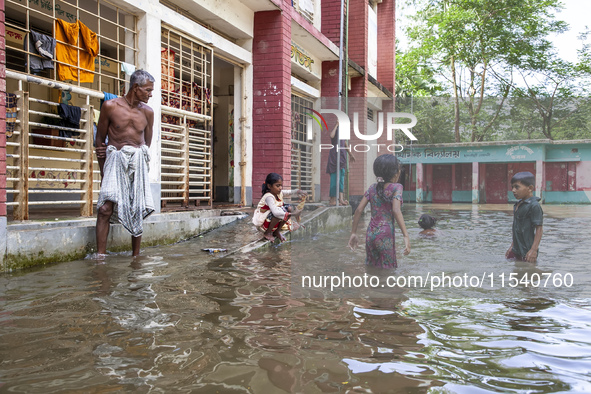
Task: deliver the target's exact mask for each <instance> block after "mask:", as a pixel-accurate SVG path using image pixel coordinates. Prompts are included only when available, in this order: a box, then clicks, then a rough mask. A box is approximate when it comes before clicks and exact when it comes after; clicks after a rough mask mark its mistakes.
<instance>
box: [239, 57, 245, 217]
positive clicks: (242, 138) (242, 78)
mask: <svg viewBox="0 0 591 394" xmlns="http://www.w3.org/2000/svg"><path fill="white" fill-rule="evenodd" d="M245 74H246V73H245V71H244V66H241V67H240V84H241V85H242V101H241V102H242V104H241V105H240V107H241V108H240V163H239V164H240V205H242V206H243V207H245V206H246V119H247V118H246V98H247V97H246V81H245Z"/></svg>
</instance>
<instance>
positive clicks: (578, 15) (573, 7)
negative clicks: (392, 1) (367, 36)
mask: <svg viewBox="0 0 591 394" xmlns="http://www.w3.org/2000/svg"><path fill="white" fill-rule="evenodd" d="M402 3H403V1H399V2H397V10H396V12H397V27H396V38H397V39H398V40H399V43H400V47H401V48H404V46H405V44H406V40H405V37H404V34H403V32H402V27H403V26H404V24H405V16H407V15H409V14H412V12H413V10H410V9H404V8H402ZM562 4H564V9H563V10H562V11H561V12H560V13H558V14H557V18H556V19H558V20H563V21H565V22H567V23H568V24H569V25H570V30H569V31H567V32H565V33H562V34H560V35H555V36H553V37H550V39H551V40H552V41H553V42H554V45H555V46H556V49H557V50H558V53H559V54H560V56H561V57H562V58H563V59H564V60H568V61H572V62H574V61H576V60H577V49H580V48H581V45H582V43H581V41H580V40H578V38H577V37H578V35H579V34H580V33H581V32H583V31H585V26H589V27H590V28H591V18H589V15H591V0H562ZM588 41H590V42H591V37H589V40H588Z"/></svg>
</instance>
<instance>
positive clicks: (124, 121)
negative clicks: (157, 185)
mask: <svg viewBox="0 0 591 394" xmlns="http://www.w3.org/2000/svg"><path fill="white" fill-rule="evenodd" d="M129 86H130V88H129V91H128V92H127V94H126V95H125V96H123V97H118V98H116V99H113V100H109V101H105V102H104V103H103V106H102V108H101V115H100V118H99V122H98V128H97V137H96V138H97V141H96V146H97V148H96V156H97V159H98V163H99V167H100V170H101V177H102V183H101V191H100V194H99V198H98V202H97V209H98V215H97V220H96V243H97V249H98V253H99V254H106V253H107V237H108V235H109V223H116V222H120V223H121V224H122V225H123V227H125V229H126V230H127V231H129V233H130V234H131V247H132V250H133V255H134V256H137V255H139V253H140V244H141V240H142V233H143V220H144V219H145V218H146V217H147V216H148V215H150V214H151V213H152V212H154V203H153V201H152V194H151V192H150V182H149V177H148V162H149V161H150V155H149V151H148V148H149V147H150V144H151V142H152V127H153V124H154V111H153V110H152V108H150V107H148V106H147V105H146V103H147V102H148V100H149V99H150V97H152V91H154V77H152V76H151V75H150V74H149V73H148V72H146V71H143V70H137V71H136V72H134V73H133V74H132V76H131V79H130V81H129ZM107 137H108V146H107V144H106V143H105V140H106V138H107Z"/></svg>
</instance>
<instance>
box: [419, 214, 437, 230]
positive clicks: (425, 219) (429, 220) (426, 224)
mask: <svg viewBox="0 0 591 394" xmlns="http://www.w3.org/2000/svg"><path fill="white" fill-rule="evenodd" d="M435 222H437V219H435V218H434V217H433V216H431V215H427V214H426V213H425V214H423V215H421V217H420V218H419V226H421V228H422V229H423V230H429V229H432V228H433V226H435Z"/></svg>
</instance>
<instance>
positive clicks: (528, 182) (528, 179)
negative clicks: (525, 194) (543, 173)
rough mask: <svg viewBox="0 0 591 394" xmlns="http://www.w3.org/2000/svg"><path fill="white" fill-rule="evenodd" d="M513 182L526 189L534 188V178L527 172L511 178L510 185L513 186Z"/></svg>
mask: <svg viewBox="0 0 591 394" xmlns="http://www.w3.org/2000/svg"><path fill="white" fill-rule="evenodd" d="M515 182H519V183H521V184H522V185H524V186H526V187H529V186H534V185H535V183H536V177H535V176H534V174H532V173H531V172H529V171H522V172H518V173H517V174H515V175H513V178H511V184H514V183H515Z"/></svg>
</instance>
